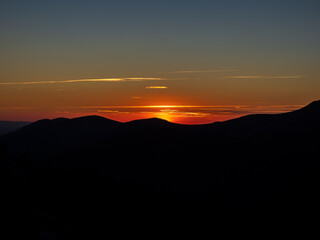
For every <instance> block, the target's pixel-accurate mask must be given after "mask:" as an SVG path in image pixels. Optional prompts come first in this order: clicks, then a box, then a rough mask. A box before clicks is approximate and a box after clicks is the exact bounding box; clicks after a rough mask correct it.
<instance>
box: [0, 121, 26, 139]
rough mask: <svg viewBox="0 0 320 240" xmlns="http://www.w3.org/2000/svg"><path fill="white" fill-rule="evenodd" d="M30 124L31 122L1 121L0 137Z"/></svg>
mask: <svg viewBox="0 0 320 240" xmlns="http://www.w3.org/2000/svg"><path fill="white" fill-rule="evenodd" d="M28 124H30V123H29V122H11V121H0V136H1V135H4V134H6V133H9V132H12V131H15V130H17V129H19V128H22V127H24V126H26V125H28Z"/></svg>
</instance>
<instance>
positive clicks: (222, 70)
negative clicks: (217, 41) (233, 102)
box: [162, 69, 237, 74]
mask: <svg viewBox="0 0 320 240" xmlns="http://www.w3.org/2000/svg"><path fill="white" fill-rule="evenodd" d="M234 71H237V70H233V69H213V70H182V71H172V72H162V73H172V74H188V73H219V72H234Z"/></svg>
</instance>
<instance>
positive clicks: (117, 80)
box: [0, 77, 165, 85]
mask: <svg viewBox="0 0 320 240" xmlns="http://www.w3.org/2000/svg"><path fill="white" fill-rule="evenodd" d="M155 80H165V79H164V78H151V77H150V78H149V77H141V78H138V77H136V78H95V79H73V80H61V81H37V82H35V81H33V82H2V83H1V82H0V85H31V84H57V83H83V82H125V81H127V82H129V81H131V82H139V81H155Z"/></svg>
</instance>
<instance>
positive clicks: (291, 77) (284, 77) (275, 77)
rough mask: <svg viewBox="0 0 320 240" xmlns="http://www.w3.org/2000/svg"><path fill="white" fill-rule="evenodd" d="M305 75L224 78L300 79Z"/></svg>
mask: <svg viewBox="0 0 320 240" xmlns="http://www.w3.org/2000/svg"><path fill="white" fill-rule="evenodd" d="M302 77H303V75H291V76H263V75H240V76H228V77H224V78H233V79H299V78H302Z"/></svg>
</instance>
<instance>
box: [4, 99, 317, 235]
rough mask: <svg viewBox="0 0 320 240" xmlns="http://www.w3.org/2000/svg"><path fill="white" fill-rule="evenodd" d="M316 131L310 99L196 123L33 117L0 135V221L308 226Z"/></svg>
mask: <svg viewBox="0 0 320 240" xmlns="http://www.w3.org/2000/svg"><path fill="white" fill-rule="evenodd" d="M319 134H320V101H316V102H313V103H311V104H310V105H308V106H306V107H304V108H302V109H299V110H297V111H294V112H290V113H284V114H276V115H250V116H245V117H241V118H238V119H234V120H230V121H226V122H220V123H213V124H207V125H200V126H187V125H179V124H173V123H170V122H167V121H164V120H161V119H145V120H138V121H132V122H128V123H119V122H115V121H112V120H109V119H105V118H101V117H96V116H88V117H83V118H76V119H55V120H42V121H39V122H36V123H33V124H31V125H28V126H26V127H24V128H22V129H19V130H17V131H15V132H13V133H10V134H7V135H5V136H3V137H2V138H1V139H0V142H1V143H2V150H1V164H2V165H3V166H4V167H3V168H2V169H3V170H2V171H3V174H1V176H2V177H3V182H4V183H5V187H4V190H3V196H5V198H4V199H5V200H6V205H4V206H5V209H6V210H7V212H8V215H7V217H8V219H7V222H8V225H9V226H10V227H12V228H13V229H14V231H13V232H11V233H12V234H14V233H15V234H18V233H20V234H22V235H23V236H28V237H31V238H33V239H36V238H40V239H184V238H186V237H193V238H196V239H207V238H210V239H211V238H213V237H218V235H219V234H223V235H224V236H228V235H232V234H236V235H237V236H246V237H248V236H250V235H251V236H254V237H255V238H260V237H261V236H265V235H268V234H269V235H270V236H274V234H277V235H279V234H284V235H283V236H286V237H288V235H297V234H298V232H302V233H303V234H307V233H311V232H312V229H313V227H315V222H314V221H313V220H312V219H313V218H314V217H315V216H317V211H316V209H317V206H318V198H317V195H318V193H317V189H318V166H317V161H318V146H319ZM306 227H307V228H306ZM256 234H258V235H256Z"/></svg>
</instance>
